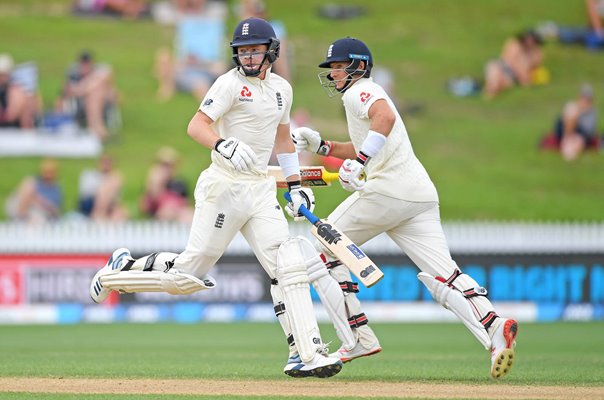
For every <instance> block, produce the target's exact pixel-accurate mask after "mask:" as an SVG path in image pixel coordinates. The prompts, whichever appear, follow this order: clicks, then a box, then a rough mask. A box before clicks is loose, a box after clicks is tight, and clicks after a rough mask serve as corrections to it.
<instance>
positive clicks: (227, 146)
mask: <svg viewBox="0 0 604 400" xmlns="http://www.w3.org/2000/svg"><path fill="white" fill-rule="evenodd" d="M214 150H216V151H217V152H218V153H220V155H221V156H223V157H224V158H226V159H227V160H229V161H230V162H231V164H232V165H233V168H235V169H236V170H237V171H248V170H250V169H252V168H253V167H254V165H256V153H254V150H252V148H251V147H250V146H248V145H247V144H245V143H243V142H242V141H240V140H239V139H236V138H234V137H230V138H228V139H220V140H219V141H217V142H216V144H215V145H214Z"/></svg>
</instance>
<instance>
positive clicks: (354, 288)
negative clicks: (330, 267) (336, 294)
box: [338, 281, 359, 293]
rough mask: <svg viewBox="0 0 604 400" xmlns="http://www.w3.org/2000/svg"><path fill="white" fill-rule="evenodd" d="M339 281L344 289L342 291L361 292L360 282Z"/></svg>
mask: <svg viewBox="0 0 604 400" xmlns="http://www.w3.org/2000/svg"><path fill="white" fill-rule="evenodd" d="M338 283H339V284H340V289H342V292H347V293H359V284H358V282H350V281H344V282H338Z"/></svg>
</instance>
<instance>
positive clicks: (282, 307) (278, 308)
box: [274, 303, 285, 317]
mask: <svg viewBox="0 0 604 400" xmlns="http://www.w3.org/2000/svg"><path fill="white" fill-rule="evenodd" d="M274 309H275V315H276V316H277V317H278V316H279V315H281V314H283V313H285V304H283V303H279V304H277V305H276V306H275V307H274Z"/></svg>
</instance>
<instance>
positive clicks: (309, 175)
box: [268, 165, 338, 188]
mask: <svg viewBox="0 0 604 400" xmlns="http://www.w3.org/2000/svg"><path fill="white" fill-rule="evenodd" d="M300 174H301V175H302V176H301V177H302V186H331V183H332V182H333V181H337V180H338V173H337V172H329V171H327V170H326V169H325V167H323V166H320V167H306V166H301V167H300ZM268 175H270V176H274V177H275V181H277V187H278V188H286V187H287V181H286V180H285V176H283V172H282V171H281V167H278V166H274V165H269V167H268Z"/></svg>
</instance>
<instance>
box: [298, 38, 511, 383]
mask: <svg viewBox="0 0 604 400" xmlns="http://www.w3.org/2000/svg"><path fill="white" fill-rule="evenodd" d="M319 67H320V68H325V69H327V71H325V72H321V73H320V74H319V80H320V82H321V85H322V86H323V88H324V89H326V91H327V93H328V94H329V96H330V97H332V96H334V95H335V94H337V93H341V94H342V102H343V103H344V109H345V111H346V120H347V123H348V134H349V136H350V141H349V142H345V143H342V142H334V141H329V140H325V139H324V138H323V137H322V136H321V135H320V134H319V132H316V131H314V130H312V129H309V128H306V127H300V128H297V129H295V130H294V131H293V132H292V137H293V139H294V142H295V146H296V149H297V151H299V152H301V151H310V152H314V153H317V154H320V155H322V156H334V157H338V158H340V159H343V160H345V161H344V163H343V164H342V166H341V168H340V171H339V181H340V183H341V185H342V187H343V188H344V189H346V190H348V191H350V192H353V194H352V195H350V196H349V197H348V198H347V199H346V200H344V202H342V203H341V204H340V205H339V206H338V207H337V208H336V209H335V210H334V211H333V212H332V213H331V214H330V215H329V217H328V220H329V221H330V222H331V223H333V224H334V225H336V226H337V227H338V228H340V230H341V231H343V232H344V234H346V235H347V236H348V237H349V238H350V239H351V240H352V241H353V242H355V243H356V244H358V245H361V244H363V243H365V242H367V241H368V240H370V239H371V238H373V237H375V236H377V235H379V234H381V233H382V232H385V233H386V234H388V236H390V238H391V239H392V240H394V242H396V244H397V245H398V246H399V247H400V248H401V250H402V251H403V252H404V253H405V254H406V255H407V256H409V258H411V260H412V261H413V262H414V263H415V264H416V265H417V266H418V267H419V269H420V270H421V272H420V273H419V274H418V278H419V280H420V281H421V282H422V283H423V284H424V285H426V287H427V288H428V290H429V291H430V293H431V294H432V296H433V297H434V299H435V300H436V301H437V302H438V303H440V304H441V305H442V306H443V307H445V308H447V309H448V310H450V311H451V312H453V313H454V314H455V315H456V316H457V317H458V318H459V319H460V320H461V322H462V323H463V324H464V325H465V326H466V327H467V328H468V330H470V332H471V333H472V334H473V335H474V336H475V337H476V339H478V341H479V342H480V343H481V344H482V345H483V346H484V347H485V348H486V349H487V350H490V352H491V371H490V374H491V376H492V377H493V378H500V377H502V376H504V375H506V374H507V373H508V372H509V371H510V368H511V367H512V364H513V363H514V345H515V338H516V334H517V332H518V323H517V322H516V321H515V320H513V319H506V318H503V317H500V316H499V315H498V314H497V313H496V312H495V309H494V307H493V305H492V304H491V302H490V301H489V299H488V298H487V290H486V289H485V288H483V287H480V286H479V285H478V283H477V282H476V281H475V280H474V279H472V277H470V276H468V275H466V274H464V273H463V272H462V271H461V270H460V269H459V267H458V266H457V264H456V263H455V261H453V259H452V258H451V254H450V252H449V248H448V245H447V242H446V239H445V235H444V233H443V230H442V227H441V223H440V213H439V205H438V194H437V191H436V188H435V186H434V184H433V183H432V181H431V179H430V177H429V176H428V173H427V172H426V170H425V169H424V167H423V166H422V164H421V163H420V161H419V160H418V159H417V157H416V156H415V154H414V153H413V149H412V147H411V143H410V141H409V136H408V135H407V130H406V128H405V124H404V123H403V120H402V118H401V116H400V114H399V113H398V111H397V110H396V107H395V106H394V103H393V101H392V100H391V99H390V97H389V96H388V95H387V94H386V92H385V91H384V89H383V88H382V87H381V86H379V85H378V84H376V83H375V82H374V81H373V79H372V78H371V69H372V67H373V57H372V55H371V52H370V51H369V48H368V47H367V46H366V45H365V43H363V42H362V41H360V40H358V39H354V38H351V37H345V38H342V39H339V40H336V41H335V42H333V43H332V44H331V45H329V48H328V49H327V54H326V57H325V60H324V61H323V62H322V63H321V64H319ZM363 176H366V179H363ZM317 247H318V248H319V247H320V245H319V244H317ZM322 251H324V253H325V257H326V260H325V261H326V268H327V269H328V270H329V273H330V275H331V276H332V277H333V279H335V280H337V281H338V282H339V284H340V287H341V288H342V289H341V294H340V295H339V296H338V294H337V293H335V292H333V293H332V292H331V290H332V289H331V286H328V284H327V283H326V279H325V278H323V281H321V282H318V281H313V284H314V285H315V287H317V286H319V288H321V287H322V286H323V288H322V291H323V292H324V296H323V297H322V301H323V302H325V301H327V302H331V303H333V304H336V305H337V304H340V302H342V297H343V302H344V303H345V312H344V313H342V314H340V315H339V317H338V318H336V319H335V320H334V321H333V322H334V326H335V327H336V331H338V330H340V331H342V332H341V333H340V334H339V335H338V336H339V337H340V338H345V340H343V341H342V347H341V348H340V349H339V350H338V351H337V352H336V353H334V354H332V356H335V357H339V358H340V359H341V360H342V361H343V362H347V361H350V360H353V359H355V358H358V357H363V356H369V355H372V354H376V353H378V352H380V351H381V349H382V348H381V346H380V344H379V341H378V339H377V337H376V335H375V334H374V332H373V331H372V330H371V329H370V328H369V326H368V325H367V323H368V320H367V317H366V316H365V313H363V312H362V310H361V304H360V302H359V300H358V299H357V297H356V294H355V293H357V292H358V288H357V283H355V282H352V280H351V276H350V273H349V271H348V270H347V268H345V266H343V265H342V263H341V262H340V261H339V260H337V259H335V258H334V257H333V255H331V254H329V252H328V251H326V249H322ZM311 281H312V274H311ZM318 291H319V290H318ZM346 321H347V322H348V324H345V322H346ZM343 326H345V327H346V330H344V331H343V330H342V327H343Z"/></svg>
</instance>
